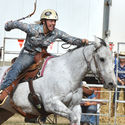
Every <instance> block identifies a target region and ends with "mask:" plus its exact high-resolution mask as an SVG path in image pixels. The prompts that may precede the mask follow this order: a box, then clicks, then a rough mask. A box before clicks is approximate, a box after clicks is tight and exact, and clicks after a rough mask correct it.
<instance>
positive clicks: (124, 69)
mask: <svg viewBox="0 0 125 125" xmlns="http://www.w3.org/2000/svg"><path fill="white" fill-rule="evenodd" d="M116 70H117V61H116V60H115V67H114V71H115V74H116ZM123 72H124V73H123ZM118 77H119V78H120V79H125V65H124V67H121V66H120V61H119V60H118Z"/></svg>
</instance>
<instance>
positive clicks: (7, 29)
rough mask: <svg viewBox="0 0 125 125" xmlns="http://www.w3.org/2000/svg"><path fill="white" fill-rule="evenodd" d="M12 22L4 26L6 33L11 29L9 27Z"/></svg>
mask: <svg viewBox="0 0 125 125" xmlns="http://www.w3.org/2000/svg"><path fill="white" fill-rule="evenodd" d="M12 23H13V21H9V22H7V23H6V24H5V27H4V28H5V30H6V31H10V30H11V29H12V28H11V25H12Z"/></svg>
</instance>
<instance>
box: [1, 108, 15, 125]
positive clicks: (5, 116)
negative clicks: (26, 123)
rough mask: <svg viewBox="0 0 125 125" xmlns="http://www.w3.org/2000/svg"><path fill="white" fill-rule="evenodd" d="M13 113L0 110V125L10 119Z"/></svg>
mask: <svg viewBox="0 0 125 125" xmlns="http://www.w3.org/2000/svg"><path fill="white" fill-rule="evenodd" d="M13 115H14V113H12V112H9V111H7V110H5V109H2V108H0V125H1V124H2V123H4V122H5V121H7V120H8V119H9V118H10V117H12V116H13Z"/></svg>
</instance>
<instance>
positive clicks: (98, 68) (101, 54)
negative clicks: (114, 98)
mask: <svg viewBox="0 0 125 125" xmlns="http://www.w3.org/2000/svg"><path fill="white" fill-rule="evenodd" d="M113 63H114V59H113V55H112V52H111V51H110V49H109V46H108V45H107V44H106V42H105V41H104V40H103V39H100V38H97V37H96V39H95V42H94V48H93V53H92V56H91V63H90V68H91V71H92V72H93V73H94V74H95V76H96V77H97V78H98V79H99V81H100V82H101V83H103V84H104V88H106V89H110V90H112V89H113V88H114V87H116V78H115V74H114V68H113V66H114V64H113Z"/></svg>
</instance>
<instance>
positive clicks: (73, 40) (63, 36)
mask: <svg viewBox="0 0 125 125" xmlns="http://www.w3.org/2000/svg"><path fill="white" fill-rule="evenodd" d="M56 32H57V34H58V36H57V37H58V38H59V39H61V40H63V41H64V42H67V43H69V44H72V45H77V46H83V42H82V39H80V38H77V37H73V36H71V35H69V34H67V33H65V32H63V31H61V30H58V29H56Z"/></svg>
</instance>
